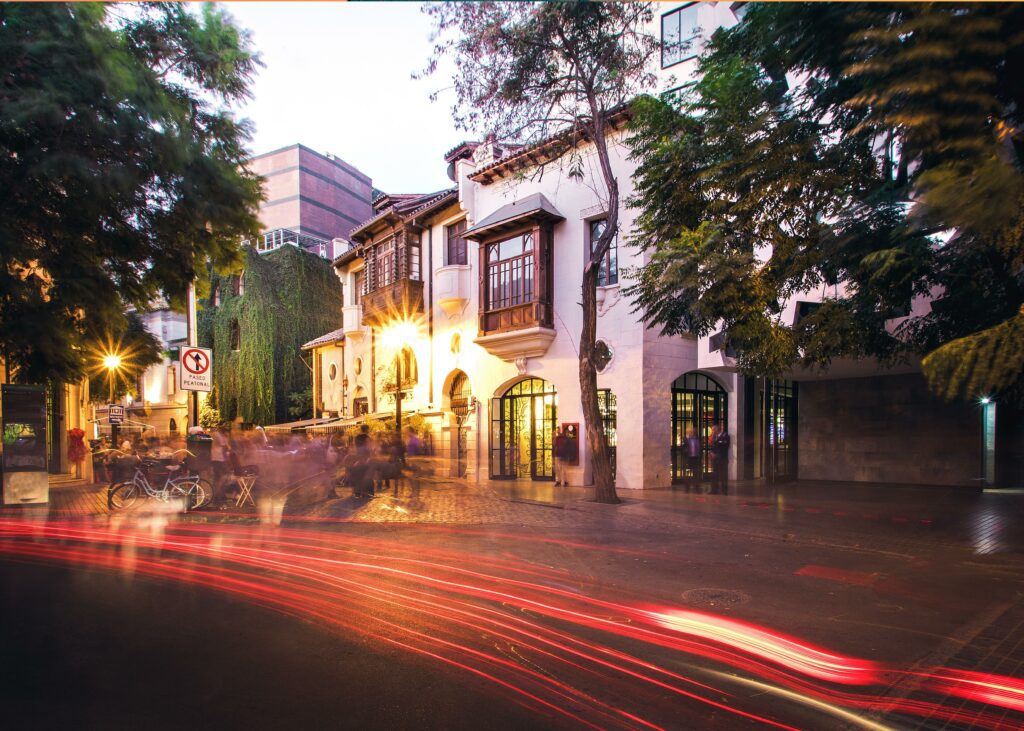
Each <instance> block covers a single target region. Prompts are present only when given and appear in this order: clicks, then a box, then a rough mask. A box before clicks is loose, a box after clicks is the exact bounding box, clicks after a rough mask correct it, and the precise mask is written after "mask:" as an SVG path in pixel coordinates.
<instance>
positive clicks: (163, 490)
mask: <svg viewBox="0 0 1024 731" xmlns="http://www.w3.org/2000/svg"><path fill="white" fill-rule="evenodd" d="M178 452H185V453H186V454H189V455H191V454H192V453H191V452H189V451H188V450H187V449H179V450H178V451H177V452H175V453H174V454H178ZM193 456H194V455H193ZM135 459H136V465H135V474H134V475H133V476H132V478H131V479H130V480H125V481H123V482H116V483H114V484H112V485H111V486H110V488H109V490H108V491H107V507H109V508H110V509H111V510H126V509H128V508H130V507H132V506H133V505H134V504H135V503H136V502H138V501H139V500H140V499H141V500H146V499H149V498H156V499H157V500H161V501H162V502H165V503H166V502H170V501H171V500H177V499H184V500H185V505H186V509H188V510H195V509H196V508H201V507H203V506H204V505H206V504H207V503H209V502H210V500H211V499H213V488H212V487H211V486H210V483H209V482H208V481H207V480H205V479H203V478H202V477H200V476H199V475H197V474H192V473H191V471H190V470H188V469H187V468H185V466H184V465H182V464H175V465H165V464H164V463H163V462H161V461H160V460H157V459H148V458H141V457H138V456H136V457H135ZM157 468H161V469H166V470H167V476H166V478H165V479H164V484H163V487H156V486H154V485H153V483H152V482H150V473H152V472H153V471H154V470H156V469H157ZM181 473H184V474H181Z"/></svg>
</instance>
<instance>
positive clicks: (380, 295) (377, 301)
mask: <svg viewBox="0 0 1024 731" xmlns="http://www.w3.org/2000/svg"><path fill="white" fill-rule="evenodd" d="M361 304H362V306H363V322H364V323H365V324H367V325H370V326H371V327H379V326H381V325H386V324H387V323H388V322H392V321H395V320H402V319H407V318H409V317H410V316H413V315H418V314H422V313H423V282H420V281H418V280H415V279H399V280H397V281H395V282H392V283H391V284H388V285H385V286H383V287H380V288H379V289H375V290H373V291H371V292H367V293H366V294H364V295H363V298H362V302H361Z"/></svg>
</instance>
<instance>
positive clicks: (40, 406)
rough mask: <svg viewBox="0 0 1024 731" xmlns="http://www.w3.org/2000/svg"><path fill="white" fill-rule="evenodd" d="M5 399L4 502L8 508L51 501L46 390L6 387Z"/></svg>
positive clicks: (34, 387) (4, 390) (3, 422)
mask: <svg viewBox="0 0 1024 731" xmlns="http://www.w3.org/2000/svg"><path fill="white" fill-rule="evenodd" d="M0 398H2V399H3V404H2V408H3V421H2V425H3V499H4V504H5V505H23V504H27V503H45V502H47V501H48V500H49V499H50V494H49V493H50V483H49V475H48V474H47V466H48V465H47V455H46V389H45V387H43V386H11V385H5V386H3V388H2V391H0Z"/></svg>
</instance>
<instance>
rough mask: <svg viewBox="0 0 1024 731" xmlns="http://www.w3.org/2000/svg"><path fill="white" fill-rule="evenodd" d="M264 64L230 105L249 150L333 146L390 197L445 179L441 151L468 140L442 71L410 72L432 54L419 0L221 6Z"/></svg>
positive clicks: (438, 185) (329, 148) (332, 149)
mask: <svg viewBox="0 0 1024 731" xmlns="http://www.w3.org/2000/svg"><path fill="white" fill-rule="evenodd" d="M223 7H224V8H226V9H227V11H228V12H229V13H230V14H231V15H232V16H233V17H234V18H235V20H236V21H237V23H238V25H240V26H242V27H243V28H247V29H248V30H249V31H250V32H251V33H252V40H253V45H254V47H255V48H256V49H257V50H258V51H259V53H260V54H261V56H262V60H263V63H264V64H265V67H264V68H263V69H261V70H260V71H259V75H258V76H257V78H256V80H255V83H254V84H253V87H252V90H253V99H252V100H251V101H250V102H249V103H248V104H247V105H246V106H245V107H243V108H241V109H240V110H237V113H238V114H239V116H241V117H247V118H249V119H251V120H252V121H253V122H254V123H255V125H256V131H255V135H254V137H253V141H252V145H251V146H252V150H253V152H254V153H260V152H269V151H270V150H275V149H277V148H279V147H285V146H287V145H291V144H294V143H296V142H301V143H302V144H304V145H306V146H307V147H311V148H312V149H314V150H316V151H317V152H322V153H326V152H331V153H334V154H335V155H337V156H338V157H340V158H342V159H343V160H345V161H346V162H349V163H351V164H352V165H355V166H356V167H357V168H359V169H360V170H361V171H363V172H364V173H366V174H367V175H369V176H370V177H371V178H373V184H374V186H375V187H377V188H380V189H381V190H384V191H387V192H389V193H426V192H429V191H433V190H439V189H441V188H445V187H447V186H449V185H451V182H450V181H449V180H448V176H447V175H446V169H447V165H445V162H444V160H443V159H442V156H443V155H444V153H445V152H447V151H448V150H449V149H451V148H452V147H454V146H455V145H456V144H457V143H458V142H460V141H461V140H463V139H466V138H467V137H469V135H467V134H465V133H462V132H459V131H457V130H456V129H455V127H454V125H453V124H452V122H451V113H450V110H451V105H452V101H453V94H451V93H450V92H449V93H443V94H442V96H441V97H440V98H439V99H438V101H436V102H431V101H430V99H429V96H430V94H431V92H432V91H434V90H435V89H442V88H445V87H450V85H451V78H450V75H445V74H441V73H439V74H438V75H436V76H434V77H432V78H430V79H427V80H425V81H413V80H412V79H411V78H410V74H411V72H413V71H418V70H420V69H421V68H423V66H424V65H426V62H427V60H428V59H429V58H430V54H431V44H430V42H429V34H430V30H431V27H432V23H431V21H430V19H429V18H428V17H427V16H426V15H424V14H423V13H422V12H421V10H420V5H419V4H418V3H384V2H367V3H323V2H317V3H293V2H258V3H235V2H232V3H226V4H225V5H224V6H223Z"/></svg>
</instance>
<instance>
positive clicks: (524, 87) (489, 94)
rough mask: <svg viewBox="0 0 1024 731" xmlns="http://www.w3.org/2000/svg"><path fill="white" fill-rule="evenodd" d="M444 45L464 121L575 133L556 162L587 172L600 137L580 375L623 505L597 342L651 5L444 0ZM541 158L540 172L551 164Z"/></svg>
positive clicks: (649, 46)
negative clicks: (598, 201) (596, 222)
mask: <svg viewBox="0 0 1024 731" xmlns="http://www.w3.org/2000/svg"><path fill="white" fill-rule="evenodd" d="M427 12H428V13H429V14H430V15H432V16H433V18H434V19H435V21H436V26H437V35H436V38H437V39H438V44H437V46H436V48H435V59H434V61H432V62H431V65H430V66H428V69H427V71H428V72H432V71H434V70H436V68H437V59H439V58H441V57H444V56H446V55H449V56H451V57H453V58H454V62H455V68H456V73H455V92H456V94H457V97H458V102H457V105H456V107H455V109H454V116H455V122H456V124H457V125H458V126H459V127H460V128H462V129H467V130H476V131H478V132H482V133H488V134H493V135H494V136H495V138H496V139H498V140H506V141H510V142H515V143H525V144H530V143H535V142H538V141H540V140H543V139H548V138H549V137H551V136H552V134H553V133H556V132H558V133H566V134H565V135H564V136H563V137H561V138H559V139H561V140H562V141H563V145H562V147H561V148H560V149H557V150H556V154H555V155H553V157H552V159H553V160H556V161H561V162H563V163H567V164H568V166H569V172H570V175H575V176H579V177H582V175H583V165H582V153H581V151H580V145H581V143H583V142H585V141H588V142H590V143H592V144H593V149H594V152H595V153H596V156H597V161H598V167H599V168H600V180H599V181H595V186H596V187H597V188H598V189H599V190H600V193H601V195H602V197H603V198H604V202H605V203H606V204H607V206H608V223H607V226H606V227H605V230H604V233H602V234H601V236H600V237H599V238H598V239H597V241H596V242H594V245H593V250H592V252H591V256H590V260H589V261H588V262H587V264H586V265H585V267H584V270H583V281H582V286H581V289H582V306H583V327H582V330H581V333H580V344H579V354H580V355H579V377H580V392H581V396H582V406H583V416H584V420H585V421H586V436H587V446H588V448H589V450H590V454H591V458H592V463H593V468H594V483H595V487H596V499H597V500H598V501H599V502H607V503H617V502H619V499H618V496H617V495H616V492H615V484H614V482H613V479H612V472H611V463H610V461H609V455H608V448H607V444H606V442H605V439H604V433H603V430H602V426H601V423H602V422H601V412H600V408H599V406H598V401H597V369H596V366H595V358H594V356H595V343H596V336H597V280H598V273H599V267H600V263H601V261H602V259H603V258H604V255H605V253H606V252H607V250H608V247H609V246H610V244H611V242H612V240H613V239H614V237H615V236H616V235H617V232H618V212H619V181H618V179H617V178H616V176H615V173H614V172H613V170H612V166H611V162H610V158H609V154H608V140H607V137H606V135H607V134H608V133H609V132H611V131H612V129H611V126H610V125H609V117H610V114H611V113H613V112H614V111H616V110H617V109H620V108H621V107H622V106H623V105H624V104H626V103H628V102H629V101H630V100H631V99H632V98H634V97H635V95H636V94H637V93H638V92H639V91H640V90H642V89H644V88H646V87H648V86H650V85H652V84H653V81H654V78H653V75H652V74H651V72H650V68H651V60H652V58H653V56H654V53H655V51H656V50H657V43H656V41H655V39H654V38H653V37H651V36H650V35H649V34H648V33H646V31H645V27H646V24H648V23H649V22H650V21H651V18H652V13H651V9H650V6H649V5H648V4H646V3H594V2H554V3H452V4H446V3H439V4H433V5H430V6H428V8H427ZM543 166H544V163H543V162H542V163H540V166H539V168H538V172H540V171H542V170H543Z"/></svg>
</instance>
